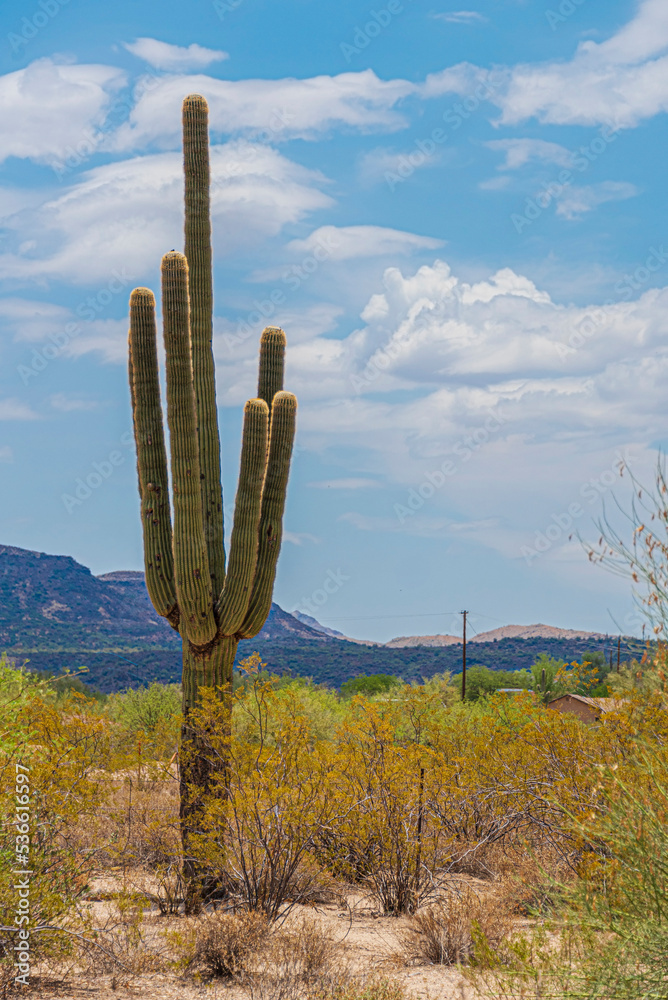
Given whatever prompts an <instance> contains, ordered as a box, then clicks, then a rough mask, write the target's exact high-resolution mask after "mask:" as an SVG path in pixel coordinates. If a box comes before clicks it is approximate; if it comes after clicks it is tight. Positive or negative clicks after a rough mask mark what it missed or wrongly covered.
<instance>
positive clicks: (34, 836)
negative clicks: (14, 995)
mask: <svg viewBox="0 0 668 1000" xmlns="http://www.w3.org/2000/svg"><path fill="white" fill-rule="evenodd" d="M8 704H9V705H11V709H10V712H11V728H9V729H8V730H6V733H7V735H6V737H5V740H4V742H3V745H2V748H1V749H0V816H1V819H2V830H3V832H2V851H1V853H0V866H1V867H2V869H3V875H5V876H7V877H4V878H3V879H2V887H1V888H0V909H1V914H0V918H1V920H2V925H3V926H4V927H7V926H14V918H15V915H16V908H17V898H16V896H17V893H16V891H15V890H14V882H15V881H16V879H15V878H14V877H11V876H9V872H10V871H11V869H12V868H16V869H19V870H20V869H21V868H22V867H25V868H27V869H28V870H29V871H30V872H31V873H32V874H31V876H30V926H31V928H35V930H34V932H32V933H31V951H32V952H33V957H36V956H38V955H39V954H40V953H41V954H46V953H53V952H54V951H58V949H61V950H63V951H67V950H69V948H70V945H71V940H70V938H69V937H68V935H67V933H66V931H68V930H70V931H72V930H74V928H75V927H76V928H78V929H81V928H82V927H84V926H85V923H86V920H85V913H84V911H83V909H82V907H81V902H82V899H83V898H84V896H85V894H86V892H87V887H88V883H89V880H90V878H91V876H92V875H93V874H94V872H95V870H96V867H97V864H98V860H99V859H98V853H97V848H96V846H95V845H90V846H87V847H84V846H83V845H82V843H81V839H80V836H79V830H80V828H81V826H82V825H85V824H86V823H94V822H95V817H96V815H98V814H99V813H100V811H101V810H103V809H104V805H105V802H106V798H107V791H108V786H107V782H106V780H105V777H106V768H107V767H108V766H109V765H111V766H112V767H113V765H114V762H115V761H114V756H113V753H112V751H111V747H110V740H109V734H108V726H106V725H105V723H104V721H103V720H102V719H101V718H99V717H98V716H95V715H88V714H86V713H79V714H77V713H75V711H74V709H73V707H72V705H71V704H70V703H68V706H67V711H61V710H59V708H58V707H57V706H55V705H54V704H51V703H47V702H45V701H44V700H43V699H42V698H41V697H39V695H36V696H26V697H25V698H24V700H23V702H22V703H21V704H17V702H16V701H15V700H12V701H11V702H9V703H7V702H5V703H4V704H0V714H2V713H3V711H6V710H7V707H8ZM8 721H9V719H4V720H3V722H4V723H5V725H4V726H3V728H5V726H6V724H7V722H8ZM19 774H20V776H21V777H20V779H19ZM19 780H20V781H21V784H20V785H19ZM21 791H22V793H23V794H21V795H20V796H19V794H18V793H19V792H21ZM19 801H21V803H22V804H21V806H20V809H21V813H20V816H21V817H23V816H24V815H25V821H22V820H21V821H19V822H18V823H17V819H16V816H17V809H18V808H19V806H18V803H19ZM59 928H61V930H59Z"/></svg>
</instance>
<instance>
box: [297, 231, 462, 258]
mask: <svg viewBox="0 0 668 1000" xmlns="http://www.w3.org/2000/svg"><path fill="white" fill-rule="evenodd" d="M442 246H443V240H437V239H434V238H433V237H431V236H418V235H417V234H416V233H406V232H402V231H401V230H399V229H386V228H385V227H384V226H320V228H319V229H315V230H314V231H313V232H312V233H311V234H310V236H307V238H306V239H304V240H292V241H291V242H290V243H288V250H290V251H292V252H293V253H296V254H310V253H312V252H313V251H314V250H316V249H317V248H319V247H320V248H323V253H324V251H327V257H328V259H330V260H353V259H355V258H358V257H384V256H390V255H391V256H395V255H396V254H409V253H414V252H415V251H417V250H436V249H437V248H438V247H442Z"/></svg>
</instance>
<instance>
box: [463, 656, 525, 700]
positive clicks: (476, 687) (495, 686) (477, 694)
mask: <svg viewBox="0 0 668 1000" xmlns="http://www.w3.org/2000/svg"><path fill="white" fill-rule="evenodd" d="M457 680H458V683H460V684H461V677H458V678H457ZM531 686H532V676H531V674H530V673H529V671H528V670H490V669H489V667H484V666H482V665H480V664H474V665H473V666H471V667H469V668H468V669H467V671H466V701H478V700H479V699H480V698H483V697H484V696H485V695H490V694H493V693H494V692H495V691H498V690H499V688H525V689H526V690H528V689H529V688H530V687H531Z"/></svg>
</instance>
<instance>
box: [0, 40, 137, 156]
mask: <svg viewBox="0 0 668 1000" xmlns="http://www.w3.org/2000/svg"><path fill="white" fill-rule="evenodd" d="M124 84H125V74H124V73H123V72H122V71H121V70H119V69H116V68H115V67H112V66H95V65H90V66H88V65H79V66H77V65H69V64H63V63H57V62H54V60H52V59H38V60H37V61H36V62H33V63H31V64H30V65H29V66H27V67H26V68H25V69H20V70H16V71H15V72H14V73H7V74H5V75H4V76H0V131H1V132H2V136H3V141H2V149H1V150H0V158H1V159H3V160H5V159H7V157H8V156H17V157H20V158H22V159H27V158H29V159H33V160H36V161H38V162H40V163H48V164H52V163H55V162H59V161H61V160H62V159H63V158H64V157H65V156H67V151H68V148H69V147H75V146H76V145H77V143H79V142H80V141H81V140H82V139H85V138H86V135H87V134H88V132H89V131H90V129H91V128H95V127H98V126H100V125H101V124H102V123H103V122H104V119H105V114H106V111H107V109H108V107H109V105H110V104H111V102H112V100H113V98H114V95H115V94H116V93H117V92H118V91H119V90H120V89H121V87H123V86H124Z"/></svg>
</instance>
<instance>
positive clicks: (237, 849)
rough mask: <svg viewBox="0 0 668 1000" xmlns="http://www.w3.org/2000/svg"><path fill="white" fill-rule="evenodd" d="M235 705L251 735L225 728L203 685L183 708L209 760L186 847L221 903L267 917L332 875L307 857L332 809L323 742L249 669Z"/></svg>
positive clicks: (316, 890)
mask: <svg viewBox="0 0 668 1000" xmlns="http://www.w3.org/2000/svg"><path fill="white" fill-rule="evenodd" d="M237 709H238V711H239V712H241V713H248V714H249V715H250V716H251V721H250V725H252V728H253V730H254V731H255V733H256V738H255V739H254V740H252V741H248V740H245V739H243V738H239V737H238V735H237V733H238V730H233V732H232V734H231V736H230V735H229V734H228V733H226V728H225V723H224V719H225V708H224V705H223V704H222V702H221V701H220V700H219V699H218V698H217V697H216V693H215V692H213V691H211V690H208V691H207V690H205V691H203V693H202V697H201V705H200V708H199V709H198V711H197V712H195V713H193V715H192V717H191V718H192V725H193V728H197V729H198V731H199V734H200V739H201V740H202V741H206V745H207V747H208V749H207V753H208V754H209V756H210V759H211V760H212V761H214V762H217V765H218V766H217V770H216V769H215V768H214V776H213V778H212V785H211V791H210V793H209V794H208V795H207V796H205V798H204V802H203V807H202V813H201V823H200V826H201V832H200V834H199V836H195V837H193V850H194V852H195V856H196V857H195V860H196V862H197V864H198V865H200V866H201V867H202V869H205V870H207V871H208V872H209V873H210V875H211V880H212V883H213V884H214V885H216V886H217V891H218V893H219V894H220V895H222V896H223V897H224V898H225V900H226V901H227V905H228V906H237V907H245V908H247V909H249V910H258V911H261V912H263V913H264V914H265V915H266V916H267V917H268V918H269V919H270V920H272V921H273V920H276V919H278V918H279V917H281V918H283V917H285V915H286V914H287V912H288V911H289V910H290V909H291V908H292V907H293V906H294V905H295V904H297V903H308V902H311V901H313V900H315V899H319V898H321V897H322V894H323V892H326V891H327V890H328V888H329V887H330V886H331V884H332V878H331V876H329V875H328V874H327V873H326V872H323V871H322V870H321V867H320V866H319V865H318V863H317V862H316V860H315V859H314V856H313V848H314V838H315V832H316V831H317V830H318V829H319V828H320V827H321V826H323V825H325V826H326V825H328V824H331V823H332V821H333V820H334V819H335V818H336V816H337V813H338V811H339V810H340V804H339V803H337V802H336V800H335V799H334V798H333V797H332V796H330V795H329V794H328V784H329V783H328V774H329V771H330V769H331V748H330V745H329V743H328V742H327V741H316V740H315V739H314V737H313V734H312V733H311V730H310V727H309V723H308V719H307V717H306V715H305V714H304V712H303V710H302V706H301V704H300V702H299V699H297V698H296V697H295V696H294V694H293V693H291V692H289V691H288V692H287V693H283V694H282V695H281V696H280V697H279V695H278V693H277V691H276V686H275V684H273V683H272V682H268V681H264V680H262V679H261V678H257V682H256V684H255V685H254V686H253V691H252V696H250V697H249V696H247V695H246V696H244V698H243V700H241V701H240V702H239V703H238V705H237ZM240 729H241V731H242V732H243V729H244V727H243V726H241V727H240Z"/></svg>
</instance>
